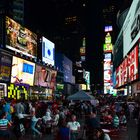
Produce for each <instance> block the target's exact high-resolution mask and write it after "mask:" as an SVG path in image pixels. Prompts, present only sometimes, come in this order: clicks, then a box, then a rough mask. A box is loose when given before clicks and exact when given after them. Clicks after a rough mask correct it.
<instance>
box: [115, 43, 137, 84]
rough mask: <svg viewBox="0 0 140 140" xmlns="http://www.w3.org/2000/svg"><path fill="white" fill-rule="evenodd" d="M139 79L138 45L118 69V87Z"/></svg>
mask: <svg viewBox="0 0 140 140" xmlns="http://www.w3.org/2000/svg"><path fill="white" fill-rule="evenodd" d="M136 79H138V45H136V47H135V48H134V49H133V50H132V51H131V52H130V53H129V54H128V56H127V57H126V58H125V59H124V61H123V62H122V63H121V65H120V66H119V67H118V68H117V69H116V87H120V86H122V85H124V84H126V83H128V82H131V81H134V80H136Z"/></svg>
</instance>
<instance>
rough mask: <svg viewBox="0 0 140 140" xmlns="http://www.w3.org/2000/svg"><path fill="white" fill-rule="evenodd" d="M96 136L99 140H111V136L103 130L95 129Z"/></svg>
mask: <svg viewBox="0 0 140 140" xmlns="http://www.w3.org/2000/svg"><path fill="white" fill-rule="evenodd" d="M95 135H96V138H97V140H111V139H110V136H109V135H108V134H107V133H105V132H104V131H103V130H102V129H101V128H97V129H95Z"/></svg>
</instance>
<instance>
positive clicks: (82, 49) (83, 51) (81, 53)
mask: <svg viewBox="0 0 140 140" xmlns="http://www.w3.org/2000/svg"><path fill="white" fill-rule="evenodd" d="M85 54H86V47H81V48H80V55H85Z"/></svg>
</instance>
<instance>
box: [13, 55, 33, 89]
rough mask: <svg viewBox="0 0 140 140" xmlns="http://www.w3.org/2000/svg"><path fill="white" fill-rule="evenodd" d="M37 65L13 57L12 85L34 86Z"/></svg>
mask: <svg viewBox="0 0 140 140" xmlns="http://www.w3.org/2000/svg"><path fill="white" fill-rule="evenodd" d="M34 72H35V63H33V62H30V61H27V60H24V59H21V58H18V57H15V56H13V61H12V72H11V83H25V84H29V85H30V86H33V82H34Z"/></svg>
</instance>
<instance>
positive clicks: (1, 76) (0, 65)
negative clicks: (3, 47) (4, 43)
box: [0, 52, 12, 83]
mask: <svg viewBox="0 0 140 140" xmlns="http://www.w3.org/2000/svg"><path fill="white" fill-rule="evenodd" d="M11 65H12V56H9V55H7V54H5V53H2V52H1V53H0V81H1V82H8V83H9V82H10V75H11Z"/></svg>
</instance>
